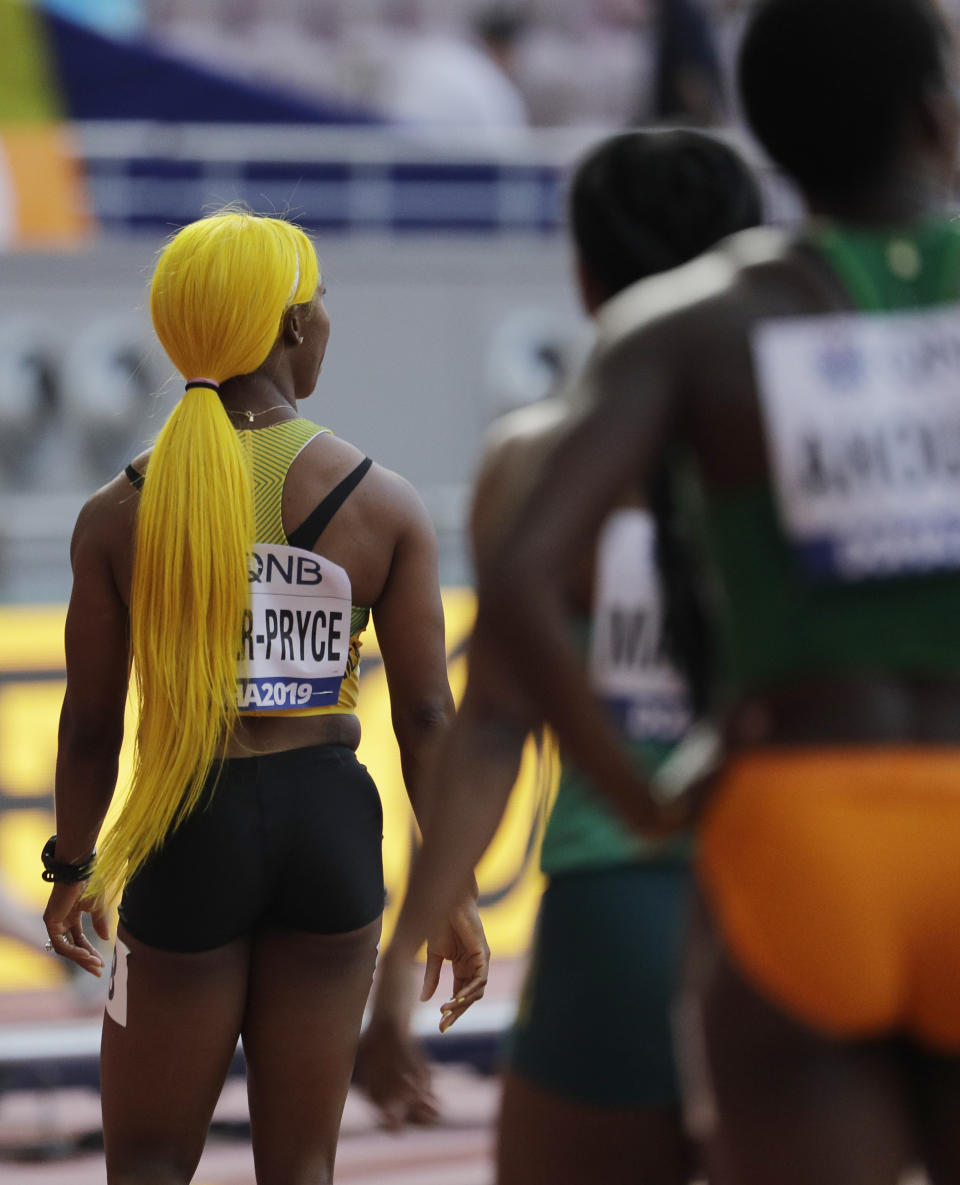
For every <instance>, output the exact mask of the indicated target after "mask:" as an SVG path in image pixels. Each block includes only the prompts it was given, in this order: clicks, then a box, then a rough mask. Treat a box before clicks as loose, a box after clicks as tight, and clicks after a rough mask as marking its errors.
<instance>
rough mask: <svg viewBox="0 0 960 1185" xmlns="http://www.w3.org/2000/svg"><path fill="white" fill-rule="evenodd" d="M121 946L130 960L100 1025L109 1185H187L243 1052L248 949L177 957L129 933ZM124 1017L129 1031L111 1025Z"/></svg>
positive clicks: (244, 945)
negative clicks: (224, 1088) (232, 1066)
mask: <svg viewBox="0 0 960 1185" xmlns="http://www.w3.org/2000/svg"><path fill="white" fill-rule="evenodd" d="M117 937H118V939H119V940H120V941H121V942H123V943H124V944H125V945H126V946H127V947H128V948H129V951H130V953H129V956H128V957H127V958H126V966H125V968H124V967H123V966H122V965H121V967H120V968H119V969H118V973H115V975H114V978H113V981H112V985H111V986H112V988H113V992H114V995H113V999H112V1001H111V1002H110V1004H109V1005H108V1014H107V1015H106V1016H105V1017H104V1022H103V1039H102V1043H101V1055H100V1089H101V1098H102V1106H103V1135H104V1146H105V1151H106V1161H107V1180H108V1182H109V1185H154V1183H157V1185H160V1183H162V1185H181V1183H183V1182H187V1181H189V1180H190V1179H191V1178H192V1176H193V1173H194V1171H195V1169H196V1167H197V1163H198V1161H199V1160H200V1154H201V1152H202V1151H203V1145H204V1140H205V1139H206V1134H207V1128H208V1127H209V1124H210V1118H211V1116H212V1115H213V1109H214V1107H215V1106H216V1103H217V1099H218V1098H219V1095H220V1089H221V1087H222V1086H223V1081H224V1078H225V1077H226V1074H227V1070H228V1069H229V1067H230V1061H231V1058H232V1057H233V1054H234V1051H235V1049H236V1047H237V1038H238V1035H239V1032H240V1021H241V1018H242V1016H243V1009H244V1003H245V1000H246V994H247V965H248V955H249V943H248V942H247V940H245V939H241V940H238V941H236V942H231V943H228V944H227V945H226V946H221V947H218V948H216V949H215V950H210V951H203V952H201V953H199V954H179V953H174V952H170V951H163V950H158V949H156V948H155V947H150V946H146V945H145V944H144V943H141V942H138V941H137V940H136V939H135V938H133V937H131V936H130V934H129V933H128V932H127V931H126V930H125V929H124V928H123V926H121V927H120V929H119V931H118V935H117ZM121 963H122V960H121ZM124 970H125V973H126V985H125V989H124V986H123V972H124ZM124 991H125V999H124V998H123V996H124ZM118 1008H125V1011H126V1017H125V1021H126V1023H125V1024H120V1023H118V1022H117V1021H116V1020H115V1019H113V1016H111V1015H110V1013H111V1012H112V1013H113V1015H114V1016H116V1015H121V1013H120V1012H118V1011H117V1010H118Z"/></svg>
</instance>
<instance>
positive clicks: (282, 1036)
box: [243, 918, 380, 1185]
mask: <svg viewBox="0 0 960 1185" xmlns="http://www.w3.org/2000/svg"><path fill="white" fill-rule="evenodd" d="M379 937H380V919H379V918H378V919H377V920H376V921H375V922H372V923H371V924H370V925H368V926H364V927H363V928H362V929H360V930H353V931H350V932H349V933H346V934H331V935H321V934H305V933H302V932H299V931H293V930H269V931H264V932H262V933H260V934H258V935H256V936H255V937H254V940H253V949H252V954H251V962H250V990H249V996H248V1002H247V1011H246V1015H245V1017H244V1019H243V1047H244V1052H245V1053H246V1058H247V1091H248V1094H249V1098H250V1123H251V1129H252V1136H253V1152H254V1161H255V1163H256V1169H257V1180H258V1181H259V1182H262V1185H326V1183H327V1182H329V1181H332V1180H333V1163H334V1158H335V1155H336V1148H337V1136H338V1134H339V1130H340V1118H341V1115H342V1113H343V1105H344V1102H345V1100H346V1097H347V1088H348V1087H349V1085H350V1076H351V1073H352V1071H353V1063H354V1058H355V1056H356V1050H357V1041H358V1039H359V1036H360V1022H361V1020H362V1018H363V1007H364V1004H365V1003H366V1000H367V995H368V994H369V991H370V985H371V982H372V980H373V970H374V965H375V963H376V954H377V942H378V940H379Z"/></svg>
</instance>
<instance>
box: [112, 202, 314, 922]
mask: <svg viewBox="0 0 960 1185" xmlns="http://www.w3.org/2000/svg"><path fill="white" fill-rule="evenodd" d="M317 281H318V266H317V259H316V254H315V252H314V249H313V245H312V244H311V243H310V240H309V239H308V238H307V237H306V236H305V235H304V234H303V232H302V231H301V230H300V229H299V228H298V227H295V226H293V225H292V224H291V223H288V222H284V221H282V220H280V219H274V218H262V217H258V216H256V215H253V214H248V213H242V212H226V213H222V214H217V215H214V216H213V217H210V218H205V219H202V220H201V221H199V222H194V223H191V224H190V225H189V226H186V227H184V229H183V230H181V231H180V232H179V233H178V234H177V235H176V236H175V237H174V238H173V239H172V240H171V242H170V243H169V244H168V245H167V246H166V248H165V249H164V250H163V251H162V253H161V255H160V258H159V260H158V263H157V267H156V271H155V272H154V277H153V283H152V286H151V290H150V310H151V314H152V317H153V324H154V328H155V329H156V332H157V336H158V337H159V339H160V342H161V344H162V345H163V347H164V349H165V350H166V351H167V353H168V354H169V356H170V358H171V360H172V361H173V363H174V365H175V366H176V367H177V369H178V370H179V371H180V373H181V374H182V375H184V377H185V378H187V379H190V378H204V379H207V380H211V381H213V382H215V383H221V382H223V381H225V380H226V379H228V378H232V377H234V376H236V375H243V374H249V373H250V372H252V371H254V370H256V369H257V368H258V367H259V366H261V365H262V363H263V362H264V361H265V360H266V358H267V356H268V354H269V353H270V351H271V349H272V348H273V345H274V343H275V342H276V340H277V336H278V334H279V332H280V329H281V324H282V319H283V315H284V313H285V312H286V310H287V309H288V308H290V306H291V305H294V304H302V303H306V302H308V301H310V300H312V299H313V296H314V293H315V291H316V288H317ZM253 543H254V518H253V495H252V488H251V474H250V468H249V462H248V459H247V454H246V452H245V450H244V448H243V447H242V445H241V443H240V440H239V438H238V434H237V433H236V432H235V431H234V429H233V427H232V425H231V423H230V420H229V417H228V416H227V413H226V412H225V410H224V408H223V405H222V403H221V402H220V398H219V396H218V395H217V393H216V391H214V390H211V389H209V388H205V387H191V388H190V389H189V390H187V392H186V394H185V395H184V397H183V398H182V399H181V400H180V402H179V403H178V404H177V406H176V407H175V408H174V410H173V412H172V413H171V415H170V417H169V419H168V420H167V422H166V424H165V425H164V426H163V429H162V430H161V432H160V435H159V436H158V437H157V441H156V445H155V446H154V450H153V453H152V454H151V457H150V465H149V469H148V472H147V477H146V481H145V482H144V485H143V492H142V494H141V499H140V507H139V510H138V514H137V530H136V543H135V553H134V568H133V586H132V590H131V597H130V617H131V636H132V646H133V659H134V669H135V674H136V682H137V689H138V692H139V697H140V720H139V725H138V729H137V737H136V745H135V751H134V767H133V778H132V781H131V785H130V789H129V793H128V795H127V798H126V801H125V803H124V805H123V808H122V810H121V812H120V814H119V816H118V817H117V819H116V821H115V822H114V824H113V826H112V827H111V828H110V830H109V832H108V833H107V835H106V836H105V838H104V841H103V842H102V844H101V846H100V854H99V856H98V859H97V864H96V868H95V871H94V878H93V881H92V883H91V892H92V893H103V894H105V895H106V896H107V897H108V898H111V899H112V898H113V897H115V896H116V895H117V894H118V893H119V891H120V890H121V889H122V887H123V885H124V883H125V882H126V880H128V879H129V877H131V876H132V875H133V874H134V873H135V872H136V871H137V869H138V868H140V866H141V865H142V864H143V862H144V860H146V858H147V856H149V855H150V853H151V852H152V851H154V849H156V848H157V847H159V846H160V844H161V843H162V842H163V839H164V837H165V836H166V835H167V834H168V833H169V832H170V830H171V829H172V828H175V827H177V826H178V825H179V824H180V823H181V822H182V821H183V820H184V819H185V818H186V817H187V816H188V815H189V814H190V812H191V811H192V810H193V809H194V808H195V807H196V806H197V803H198V802H199V800H200V797H201V793H202V791H203V786H204V782H205V781H206V778H207V776H208V774H209V773H210V770H211V767H212V766H213V764H214V762H215V761H217V760H218V759H220V758H221V757H222V753H223V746H224V744H225V742H226V739H227V737H228V735H229V731H230V728H231V727H232V725H233V724H234V723H235V720H236V706H235V695H236V678H237V661H238V659H237V654H238V650H239V644H240V634H241V628H242V621H243V613H244V611H245V610H246V609H247V608H248V606H249V585H248V577H247V557H248V556H249V554H250V550H251V548H252V546H253Z"/></svg>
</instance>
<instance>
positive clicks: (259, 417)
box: [220, 371, 300, 428]
mask: <svg viewBox="0 0 960 1185" xmlns="http://www.w3.org/2000/svg"><path fill="white" fill-rule="evenodd" d="M220 399H221V401H222V403H223V406H224V410H225V411H226V412H227V414H228V415H229V416H230V420H231V422H232V423H233V425H234V427H235V428H266V427H268V426H269V425H270V424H279V423H281V422H282V421H283V420H292V419H295V418H297V417H298V416H299V415H300V411H299V408H298V407H297V398H296V395H294V394H293V392H292V390H291V391H285V390H284V389H283V387H282V385H281V384H279V383H278V382H277V381H276V380H275V379H274V378H272V377H271V376H268V375H265V374H262V373H260V372H259V371H255V372H254V373H253V374H242V375H238V376H237V377H236V378H232V379H228V380H227V381H226V382H225V383H224V384H223V385H222V386H221V388H220Z"/></svg>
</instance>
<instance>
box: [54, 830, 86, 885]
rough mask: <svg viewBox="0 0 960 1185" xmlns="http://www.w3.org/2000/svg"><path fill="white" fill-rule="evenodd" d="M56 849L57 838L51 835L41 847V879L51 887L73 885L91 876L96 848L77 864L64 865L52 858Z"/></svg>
mask: <svg viewBox="0 0 960 1185" xmlns="http://www.w3.org/2000/svg"><path fill="white" fill-rule="evenodd" d="M56 849H57V837H56V836H55V835H51V836H50V838H49V839H48V840H47V842H46V843H45V844H44V845H43V851H42V852H41V853H40V860H41V861H42V863H43V872H41V873H40V875H41V877H42V878H43V879H44V880H45V881H46V882H47V884H52V885H75V884H78V883H79V882H80V881H87V880H89V879H90V877H91V876H92V875H93V862H94V860H95V859H96V857H97V851H96V848H94V850H93V851H92V852H91V853H90V855H89V856H87V857H86V859H85V860H82V861H81V862H80V863H79V864H64V863H63V862H62V861H60V860H58V859H57V858H56V857H55V856H54V852H55V851H56Z"/></svg>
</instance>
